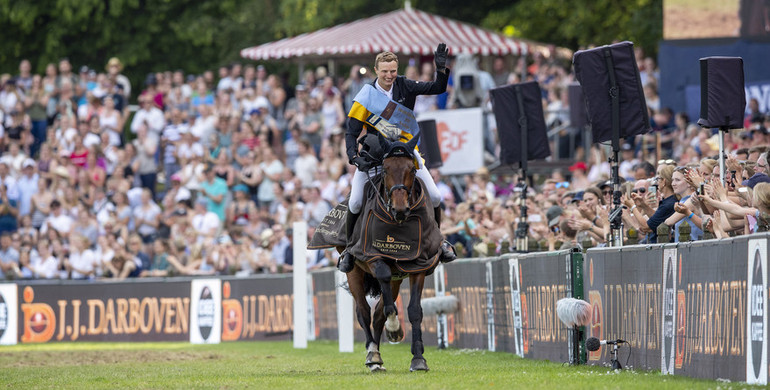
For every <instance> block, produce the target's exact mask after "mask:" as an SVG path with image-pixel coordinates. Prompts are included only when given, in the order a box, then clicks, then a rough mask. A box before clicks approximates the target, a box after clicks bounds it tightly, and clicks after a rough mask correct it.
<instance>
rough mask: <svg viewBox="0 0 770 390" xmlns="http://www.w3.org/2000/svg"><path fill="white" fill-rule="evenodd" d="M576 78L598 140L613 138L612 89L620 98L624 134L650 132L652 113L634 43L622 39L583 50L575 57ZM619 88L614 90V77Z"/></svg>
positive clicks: (628, 135) (595, 137) (621, 130)
mask: <svg viewBox="0 0 770 390" xmlns="http://www.w3.org/2000/svg"><path fill="white" fill-rule="evenodd" d="M572 63H573V65H574V66H575V78H576V79H577V80H578V82H580V86H581V87H582V88H583V94H584V95H585V99H586V108H587V110H588V122H589V123H590V124H591V130H592V132H593V137H594V142H604V141H609V140H611V139H612V99H611V97H610V94H611V93H617V96H618V98H619V106H620V111H619V120H620V138H625V137H631V136H635V135H639V134H645V133H648V132H650V130H651V129H650V117H649V115H648V114H647V102H646V101H645V99H644V92H643V90H642V82H641V79H640V78H639V68H637V67H636V58H635V56H634V44H633V43H631V42H620V43H615V44H612V45H609V46H602V47H597V48H595V49H591V50H580V51H578V52H577V53H575V56H574V57H573V58H572ZM613 79H614V81H615V83H616V85H617V91H610V86H611V83H612V81H613Z"/></svg>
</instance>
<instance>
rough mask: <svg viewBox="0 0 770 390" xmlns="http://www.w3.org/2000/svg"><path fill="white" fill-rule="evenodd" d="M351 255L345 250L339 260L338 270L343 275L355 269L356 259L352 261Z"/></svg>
mask: <svg viewBox="0 0 770 390" xmlns="http://www.w3.org/2000/svg"><path fill="white" fill-rule="evenodd" d="M351 257H353V256H351V255H350V253H348V250H347V249H345V250H344V251H343V252H342V253H341V254H340V258H339V260H337V269H339V270H340V271H341V272H343V273H348V272H350V271H352V270H353V267H355V259H351Z"/></svg>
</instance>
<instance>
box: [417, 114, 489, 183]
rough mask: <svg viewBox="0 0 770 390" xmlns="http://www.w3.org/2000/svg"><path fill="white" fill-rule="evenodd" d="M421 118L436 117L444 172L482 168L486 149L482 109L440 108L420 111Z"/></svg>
mask: <svg viewBox="0 0 770 390" xmlns="http://www.w3.org/2000/svg"><path fill="white" fill-rule="evenodd" d="M417 119H418V120H419V121H424V120H429V119H434V120H435V121H436V132H437V134H438V142H439V147H440V148H441V158H442V160H443V161H444V165H443V166H442V167H441V168H439V171H441V174H442V175H457V174H465V173H473V172H476V170H478V169H479V168H481V167H482V165H483V163H484V161H483V158H482V155H483V151H484V144H483V142H484V134H483V133H484V130H483V128H482V125H483V116H482V111H481V109H480V108H464V109H459V110H440V111H429V112H424V113H421V114H420V116H419V117H418V118H417Z"/></svg>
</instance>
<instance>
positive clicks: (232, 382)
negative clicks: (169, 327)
mask: <svg viewBox="0 0 770 390" xmlns="http://www.w3.org/2000/svg"><path fill="white" fill-rule="evenodd" d="M356 350H357V351H358V352H356V353H352V354H341V353H339V352H337V344H336V343H334V342H326V341H317V342H311V343H310V344H309V346H308V349H306V350H296V349H293V348H292V344H291V342H238V343H226V344H219V345H191V344H187V343H73V344H67V343H61V344H43V345H18V346H11V347H0V367H2V368H0V386H3V387H8V388H22V389H29V388H57V389H59V388H79V389H91V388H110V389H114V388H151V389H161V388H184V389H188V388H220V389H224V388H226V389H231V388H235V389H239V388H258V389H284V388H291V389H293V390H294V389H364V388H366V389H384V388H395V389H421V390H422V389H480V388H498V389H510V388H517V389H533V388H540V389H544V388H547V389H554V390H555V389H624V390H625V389H655V388H665V389H739V388H753V387H751V386H747V385H746V384H744V383H725V382H718V381H705V380H695V379H688V378H682V377H670V376H662V375H660V374H659V373H653V372H639V371H637V372H634V371H623V372H612V371H610V370H609V369H607V368H603V367H590V366H580V367H570V366H567V365H563V364H560V363H554V362H543V361H532V360H525V359H520V358H518V357H516V356H513V355H511V354H509V353H502V352H485V351H466V350H456V349H449V350H443V351H439V350H437V349H436V348H435V347H430V348H427V350H426V354H425V357H426V359H427V360H428V365H429V366H430V368H431V370H430V371H429V372H427V373H425V372H418V373H410V372H409V362H410V359H411V354H410V352H409V345H405V344H400V345H387V344H386V345H383V347H382V358H383V360H384V361H385V367H386V368H387V369H388V372H386V373H377V374H370V373H369V372H368V370H367V369H366V367H365V366H364V365H363V362H364V356H365V353H364V348H363V346H362V345H360V344H356Z"/></svg>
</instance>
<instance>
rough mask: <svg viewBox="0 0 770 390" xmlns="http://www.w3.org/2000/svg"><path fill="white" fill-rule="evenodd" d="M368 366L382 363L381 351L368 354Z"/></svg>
mask: <svg viewBox="0 0 770 390" xmlns="http://www.w3.org/2000/svg"><path fill="white" fill-rule="evenodd" d="M365 364H366V365H367V366H371V365H373V364H377V365H380V364H382V356H380V353H379V352H369V353H367V354H366V363H365Z"/></svg>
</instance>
